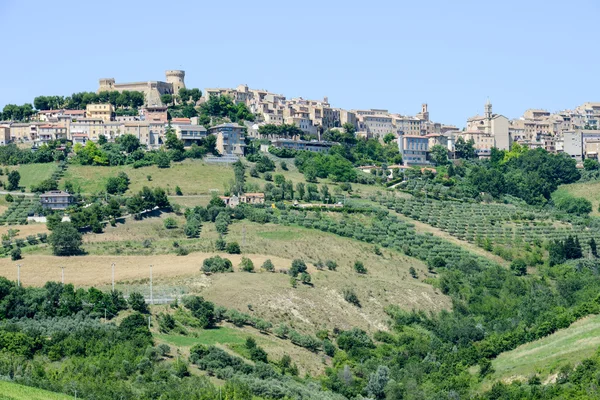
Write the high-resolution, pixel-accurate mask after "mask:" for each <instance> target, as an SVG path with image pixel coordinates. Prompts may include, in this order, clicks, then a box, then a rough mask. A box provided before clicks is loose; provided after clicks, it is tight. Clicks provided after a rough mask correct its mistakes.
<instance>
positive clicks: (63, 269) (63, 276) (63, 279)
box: [60, 266, 65, 285]
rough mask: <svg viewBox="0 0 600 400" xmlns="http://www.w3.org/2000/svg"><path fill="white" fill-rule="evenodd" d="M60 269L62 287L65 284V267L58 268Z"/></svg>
mask: <svg viewBox="0 0 600 400" xmlns="http://www.w3.org/2000/svg"><path fill="white" fill-rule="evenodd" d="M60 269H61V270H62V274H61V275H62V284H63V285H64V284H65V267H64V266H62V267H60Z"/></svg>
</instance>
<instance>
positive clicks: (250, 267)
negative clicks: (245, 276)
mask: <svg viewBox="0 0 600 400" xmlns="http://www.w3.org/2000/svg"><path fill="white" fill-rule="evenodd" d="M240 269H241V270H242V271H244V272H254V263H253V262H252V260H251V259H249V258H247V257H242V261H241V263H240Z"/></svg>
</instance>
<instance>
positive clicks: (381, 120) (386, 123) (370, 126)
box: [358, 114, 397, 138]
mask: <svg viewBox="0 0 600 400" xmlns="http://www.w3.org/2000/svg"><path fill="white" fill-rule="evenodd" d="M358 120H359V124H358V127H359V130H361V131H365V132H367V133H368V134H369V136H371V137H376V138H383V137H384V136H385V135H387V134H388V133H396V132H397V130H396V127H395V126H394V119H393V117H392V116H390V115H384V114H372V115H361V116H359V117H358Z"/></svg>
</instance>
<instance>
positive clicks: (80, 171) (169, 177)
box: [61, 160, 233, 195]
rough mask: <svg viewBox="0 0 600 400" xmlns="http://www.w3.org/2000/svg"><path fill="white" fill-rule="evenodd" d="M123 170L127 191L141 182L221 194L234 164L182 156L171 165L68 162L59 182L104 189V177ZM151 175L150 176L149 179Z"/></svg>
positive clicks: (186, 192) (92, 190) (186, 191)
mask: <svg viewBox="0 0 600 400" xmlns="http://www.w3.org/2000/svg"><path fill="white" fill-rule="evenodd" d="M121 171H123V172H125V173H126V174H127V176H129V179H130V181H131V183H130V185H129V192H137V191H139V190H141V189H142V187H144V186H149V187H162V188H164V189H165V190H167V191H168V192H170V193H171V194H175V187H176V186H179V187H180V188H181V190H182V192H183V194H184V195H198V194H209V193H210V191H211V190H213V189H216V190H218V193H220V194H222V193H223V191H224V189H225V187H226V186H228V185H229V181H230V180H232V179H233V168H232V167H231V166H226V165H217V164H207V163H205V162H203V161H199V160H185V161H183V162H180V163H172V164H171V167H170V168H162V169H161V168H158V167H157V166H155V165H152V166H149V167H143V168H137V169H136V168H133V167H132V166H130V165H123V166H116V167H94V166H87V165H69V168H68V169H67V171H66V173H65V175H64V177H63V178H62V179H61V185H64V183H65V182H67V181H69V182H71V183H73V185H74V186H75V187H76V188H77V187H79V188H81V191H82V192H83V193H96V192H99V191H102V190H104V188H105V186H106V181H107V180H108V178H110V177H112V176H117V174H118V173H119V172H121ZM148 176H150V179H151V180H148Z"/></svg>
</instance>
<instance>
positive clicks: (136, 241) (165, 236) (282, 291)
mask: <svg viewBox="0 0 600 400" xmlns="http://www.w3.org/2000/svg"><path fill="white" fill-rule="evenodd" d="M162 218H164V216H163V217H162ZM162 218H150V219H146V220H144V221H128V222H127V223H126V224H124V225H119V226H118V227H116V228H112V227H109V228H107V230H106V233H104V234H102V235H91V234H90V235H86V237H85V240H86V245H85V247H86V249H87V250H88V251H89V253H90V254H89V255H87V256H85V257H72V258H58V257H53V256H51V255H49V252H48V250H47V249H46V248H40V249H39V250H38V254H32V253H30V252H29V250H28V252H27V253H25V254H24V260H23V265H27V267H26V268H21V279H22V281H23V282H24V283H25V284H30V285H43V284H44V283H45V282H46V281H47V280H58V279H59V278H60V268H59V267H60V266H61V265H64V266H66V267H67V268H66V270H65V279H66V281H67V282H72V283H74V284H75V285H77V286H81V285H83V286H86V285H100V287H102V285H107V284H108V283H109V282H110V264H111V263H112V262H113V261H114V262H116V263H117V273H116V279H117V280H118V281H120V283H119V284H118V285H117V286H118V288H119V289H121V290H123V291H124V292H125V293H127V292H128V291H131V290H139V291H142V292H143V293H146V294H147V292H148V284H147V279H148V275H149V267H148V266H149V265H150V264H153V266H154V267H153V274H154V279H155V282H154V283H155V285H154V286H155V297H157V298H158V297H161V296H164V297H172V296H176V295H180V294H181V293H193V292H196V293H200V294H202V295H203V296H205V297H206V298H208V299H210V300H212V301H214V302H215V303H216V304H219V305H223V306H226V307H233V308H237V309H239V310H241V311H244V312H248V305H249V304H250V305H251V306H252V308H253V310H254V311H253V314H254V315H257V316H261V317H263V318H265V319H268V320H271V321H275V322H278V321H288V322H290V323H292V324H296V325H298V326H299V328H307V329H311V330H312V329H315V328H320V327H321V326H327V327H329V328H333V327H335V326H337V327H340V328H347V327H350V326H360V327H363V328H365V329H369V330H373V329H385V326H386V325H385V323H386V321H387V317H386V315H385V313H384V307H385V306H386V305H388V304H397V305H400V306H402V307H404V308H405V309H407V310H410V309H413V308H415V309H425V310H440V309H443V308H449V307H450V302H449V299H448V298H447V297H446V296H443V295H442V294H441V293H439V292H438V291H437V290H435V289H434V288H432V287H431V286H430V285H427V284H425V283H423V282H422V281H421V279H423V278H425V277H426V276H427V268H426V266H425V265H424V264H423V263H422V262H420V261H418V260H416V259H414V258H410V257H406V256H404V255H402V254H400V253H398V252H394V251H388V250H384V255H383V256H377V255H375V254H374V252H373V246H372V245H369V244H366V243H362V242H358V241H356V240H352V239H347V238H342V237H339V236H336V235H334V234H330V233H325V232H319V231H316V230H309V229H306V228H299V227H286V226H278V225H272V224H266V225H260V224H256V223H251V222H248V221H244V222H238V223H235V224H233V225H231V227H230V232H229V234H228V235H227V237H226V239H227V240H228V241H237V242H238V243H240V245H241V247H242V254H243V255H245V256H247V257H249V258H250V259H252V261H253V262H254V265H255V267H256V268H257V269H258V268H259V267H260V265H262V263H263V262H264V261H265V260H266V259H267V258H270V259H271V260H272V261H273V263H274V264H275V266H276V268H277V269H281V268H289V267H290V265H291V262H292V260H293V259H295V258H302V259H304V260H305V261H306V262H307V263H314V262H317V261H318V260H319V259H320V260H323V261H325V260H327V259H331V260H335V261H336V262H337V263H338V265H339V267H338V271H336V272H330V271H317V270H316V269H315V268H314V266H313V265H310V264H309V270H310V271H311V273H312V275H313V283H314V286H312V287H311V286H306V285H299V286H298V288H296V289H294V288H292V287H291V285H290V281H289V276H287V275H285V274H279V273H264V272H263V273H255V274H248V273H242V272H239V271H238V272H235V273H233V274H216V275H212V276H210V277H207V276H204V275H202V274H200V272H199V271H200V267H201V265H202V261H203V260H204V259H205V258H206V257H208V256H211V255H213V254H214V253H211V252H212V251H214V241H215V240H216V239H217V237H218V234H217V233H216V231H215V228H214V224H205V225H204V226H203V229H202V234H201V238H200V239H192V240H189V239H182V233H181V228H178V229H175V230H166V229H165V228H164V227H163V224H162ZM179 218H180V224H181V223H182V218H181V217H179ZM244 231H245V243H244V238H243V236H244V233H243V232H244ZM145 238H151V239H152V240H153V244H152V248H150V249H144V248H143V247H142V245H141V242H142V241H143V240H144V239H145ZM175 240H177V241H178V242H179V243H180V245H182V246H184V247H186V248H188V249H192V250H195V252H192V253H191V254H190V255H188V256H186V257H177V256H175V255H174V254H173V251H174V248H173V241H175ZM26 249H28V248H26ZM166 252H170V254H165V253H166ZM126 254H132V255H130V256H127V255H126ZM140 254H144V255H140ZM224 256H226V257H228V258H230V259H231V260H232V262H233V264H234V266H235V267H236V269H237V266H238V265H239V263H240V260H241V256H239V255H224ZM355 260H361V261H363V262H364V263H365V266H366V267H367V268H368V270H369V273H368V274H367V275H364V276H361V275H358V274H356V273H355V272H354V271H353V270H352V265H353V263H354V261H355ZM411 266H412V267H414V268H415V269H416V270H417V271H418V274H419V277H420V278H419V279H413V278H412V277H410V275H409V273H408V270H409V268H410V267H411ZM0 275H4V276H7V277H8V278H9V279H15V278H16V268H15V266H14V263H13V262H11V261H10V260H8V259H2V260H0ZM347 287H348V288H353V289H354V290H355V292H356V293H357V295H358V297H359V299H360V301H361V302H362V305H363V306H362V308H357V307H355V306H352V305H350V304H348V303H347V302H345V301H344V300H343V297H342V294H341V293H342V291H343V289H344V288H347ZM106 288H108V287H106Z"/></svg>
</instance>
